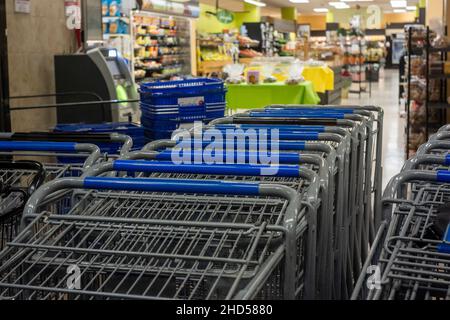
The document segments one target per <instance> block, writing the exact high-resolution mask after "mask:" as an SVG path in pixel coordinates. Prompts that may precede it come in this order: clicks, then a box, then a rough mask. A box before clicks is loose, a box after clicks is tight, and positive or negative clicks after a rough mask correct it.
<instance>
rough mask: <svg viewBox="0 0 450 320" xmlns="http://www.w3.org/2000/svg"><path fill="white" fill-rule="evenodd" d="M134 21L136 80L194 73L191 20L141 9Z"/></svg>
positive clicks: (149, 79)
mask: <svg viewBox="0 0 450 320" xmlns="http://www.w3.org/2000/svg"><path fill="white" fill-rule="evenodd" d="M132 21H133V38H134V55H133V56H134V59H133V67H134V75H135V79H136V82H142V81H144V80H145V81H151V80H163V79H164V80H165V79H170V78H171V77H174V76H181V75H186V74H190V64H191V61H190V60H191V53H190V34H189V20H187V19H184V18H174V17H169V16H161V15H156V14H154V15H153V14H150V13H144V12H139V13H134V14H133V16H132Z"/></svg>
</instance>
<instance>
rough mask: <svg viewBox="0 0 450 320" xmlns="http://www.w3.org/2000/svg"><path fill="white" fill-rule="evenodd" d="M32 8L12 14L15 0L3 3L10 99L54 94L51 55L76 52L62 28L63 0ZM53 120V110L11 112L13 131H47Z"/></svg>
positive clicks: (70, 35)
mask: <svg viewBox="0 0 450 320" xmlns="http://www.w3.org/2000/svg"><path fill="white" fill-rule="evenodd" d="M31 7H32V11H31V14H19V13H15V12H14V0H6V11H7V18H6V22H7V27H8V60H9V86H10V95H11V96H19V95H20V96H23V95H35V94H46V93H54V91H55V89H54V88H55V85H54V68H53V56H54V55H55V54H62V53H70V52H73V51H74V50H75V49H76V48H75V37H74V34H73V31H69V30H67V28H66V25H65V13H64V0H38V1H36V0H35V1H31ZM48 103H54V101H53V99H33V100H31V99H30V100H26V101H17V100H16V101H12V103H11V108H14V107H16V106H21V105H22V106H23V105H31V104H33V105H36V104H48ZM55 121H56V113H55V111H54V110H47V109H46V110H28V111H19V112H11V122H12V123H11V125H12V129H13V130H14V131H32V130H47V129H49V128H50V127H52V126H53V125H54V124H55Z"/></svg>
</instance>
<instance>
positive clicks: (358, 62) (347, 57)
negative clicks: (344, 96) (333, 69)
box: [340, 30, 372, 97]
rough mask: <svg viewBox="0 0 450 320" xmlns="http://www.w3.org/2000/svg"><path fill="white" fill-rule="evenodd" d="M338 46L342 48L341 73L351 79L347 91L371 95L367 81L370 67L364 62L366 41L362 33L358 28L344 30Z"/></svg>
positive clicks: (369, 83) (369, 84)
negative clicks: (348, 30) (350, 84)
mask: <svg viewBox="0 0 450 320" xmlns="http://www.w3.org/2000/svg"><path fill="white" fill-rule="evenodd" d="M341 32H342V31H341ZM340 46H341V48H342V50H343V61H342V65H343V71H342V75H343V76H346V77H351V79H352V86H351V88H350V90H349V93H353V94H358V95H359V96H360V97H361V94H362V93H368V94H369V95H371V90H372V88H371V82H370V81H367V70H370V67H368V66H367V64H366V56H367V43H366V40H365V38H364V35H363V34H362V33H361V32H360V31H358V30H351V31H350V32H346V33H345V35H342V36H341V37H340Z"/></svg>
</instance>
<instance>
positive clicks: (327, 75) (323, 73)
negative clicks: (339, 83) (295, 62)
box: [303, 66, 334, 93]
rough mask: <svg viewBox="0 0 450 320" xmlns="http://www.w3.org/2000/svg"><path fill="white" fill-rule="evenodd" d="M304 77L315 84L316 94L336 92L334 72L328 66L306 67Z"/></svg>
mask: <svg viewBox="0 0 450 320" xmlns="http://www.w3.org/2000/svg"><path fill="white" fill-rule="evenodd" d="M303 77H304V78H305V80H307V81H310V82H311V83H312V84H313V87H314V90H315V91H316V92H320V93H324V92H325V91H333V90H334V72H333V70H331V68H329V67H327V66H325V67H305V68H304V69H303Z"/></svg>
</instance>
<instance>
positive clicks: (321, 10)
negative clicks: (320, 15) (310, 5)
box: [314, 8, 328, 12]
mask: <svg viewBox="0 0 450 320" xmlns="http://www.w3.org/2000/svg"><path fill="white" fill-rule="evenodd" d="M314 12H328V9H327V8H314Z"/></svg>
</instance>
